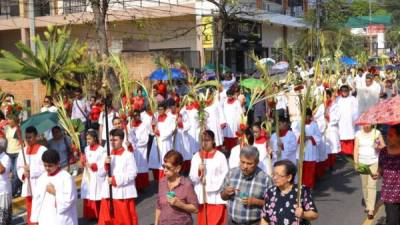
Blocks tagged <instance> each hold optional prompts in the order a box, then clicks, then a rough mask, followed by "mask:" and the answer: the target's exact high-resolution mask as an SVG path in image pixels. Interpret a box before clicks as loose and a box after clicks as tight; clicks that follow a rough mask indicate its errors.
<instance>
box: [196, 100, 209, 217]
mask: <svg viewBox="0 0 400 225" xmlns="http://www.w3.org/2000/svg"><path fill="white" fill-rule="evenodd" d="M198 113H199V114H201V113H205V110H204V109H203V108H200V109H199V112H198ZM200 118H203V117H200ZM204 131H205V118H203V119H202V120H200V137H199V139H200V146H201V147H200V151H201V148H202V146H203V138H202V136H203V133H204ZM199 156H200V160H201V165H203V166H204V167H205V164H204V157H201V154H200V152H199ZM202 176H203V177H204V179H205V168H204V173H203V174H202ZM200 183H201V192H202V195H203V205H204V221H205V225H207V224H208V221H207V218H208V217H207V191H206V185H205V184H204V183H203V182H202V180H201V179H200Z"/></svg>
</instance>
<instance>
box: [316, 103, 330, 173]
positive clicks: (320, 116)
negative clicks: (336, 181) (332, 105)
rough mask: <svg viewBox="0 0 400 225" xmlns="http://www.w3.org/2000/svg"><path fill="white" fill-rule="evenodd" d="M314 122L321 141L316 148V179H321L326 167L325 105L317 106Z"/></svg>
mask: <svg viewBox="0 0 400 225" xmlns="http://www.w3.org/2000/svg"><path fill="white" fill-rule="evenodd" d="M314 120H315V122H316V123H317V125H318V129H319V132H320V133H321V141H320V142H319V144H318V146H317V150H318V151H317V156H318V157H317V169H316V170H317V171H316V175H317V178H321V177H323V176H324V175H325V171H326V169H327V167H328V164H327V163H328V154H327V151H326V149H327V146H326V127H327V124H326V119H325V104H324V103H322V104H320V105H319V106H318V108H317V111H316V112H315V113H314Z"/></svg>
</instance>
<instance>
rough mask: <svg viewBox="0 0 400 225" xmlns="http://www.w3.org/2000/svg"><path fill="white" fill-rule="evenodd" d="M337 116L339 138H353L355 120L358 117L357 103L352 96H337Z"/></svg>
mask: <svg viewBox="0 0 400 225" xmlns="http://www.w3.org/2000/svg"><path fill="white" fill-rule="evenodd" d="M337 105H338V113H339V115H340V117H339V137H340V140H353V139H354V135H355V121H356V120H357V118H358V103H357V99H356V98H355V97H353V96H348V97H346V98H343V97H339V98H338V100H337Z"/></svg>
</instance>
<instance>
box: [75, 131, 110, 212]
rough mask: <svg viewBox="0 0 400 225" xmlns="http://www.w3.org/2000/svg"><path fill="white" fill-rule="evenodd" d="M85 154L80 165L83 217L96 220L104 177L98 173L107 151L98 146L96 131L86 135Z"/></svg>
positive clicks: (101, 168)
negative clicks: (81, 172) (81, 168)
mask: <svg viewBox="0 0 400 225" xmlns="http://www.w3.org/2000/svg"><path fill="white" fill-rule="evenodd" d="M86 143H87V144H88V145H87V146H86V148H85V154H84V155H83V156H82V159H81V163H82V167H83V169H84V172H83V176H82V184H81V198H82V199H83V217H84V218H86V219H97V218H99V214H100V201H101V194H102V192H101V189H102V187H103V183H104V180H105V179H106V177H105V175H104V174H102V173H100V172H99V171H102V170H104V169H103V166H104V161H103V160H104V157H105V156H106V155H107V151H106V149H105V148H103V147H102V146H101V145H100V142H99V138H98V136H97V133H96V131H94V130H89V131H88V132H87V133H86Z"/></svg>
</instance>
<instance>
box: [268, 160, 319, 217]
mask: <svg viewBox="0 0 400 225" xmlns="http://www.w3.org/2000/svg"><path fill="white" fill-rule="evenodd" d="M296 172H297V171H296V166H295V165H294V164H293V163H292V162H291V161H289V160H282V161H278V162H276V163H275V164H274V172H273V174H272V179H273V181H274V183H275V185H276V186H274V187H271V188H269V189H268V191H267V193H266V194H265V199H264V200H265V205H264V208H263V218H262V220H261V225H281V224H290V225H292V224H297V223H296V221H297V220H300V225H306V224H310V222H309V221H312V220H316V219H317V218H318V212H317V208H316V207H315V204H314V201H313V199H312V196H311V193H310V190H309V189H308V188H306V187H305V186H302V190H301V206H300V207H298V203H297V193H298V189H297V187H296V185H295V183H294V179H295V176H296Z"/></svg>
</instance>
